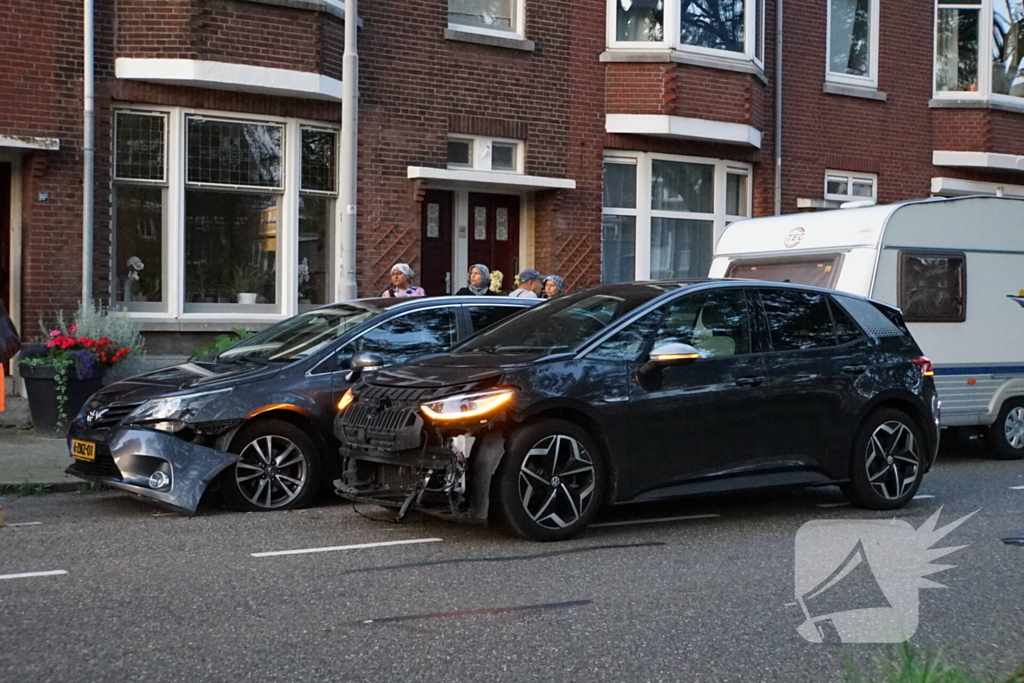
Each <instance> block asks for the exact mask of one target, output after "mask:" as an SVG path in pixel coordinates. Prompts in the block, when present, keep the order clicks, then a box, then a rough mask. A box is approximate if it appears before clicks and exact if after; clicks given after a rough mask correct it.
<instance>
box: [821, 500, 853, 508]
mask: <svg viewBox="0 0 1024 683" xmlns="http://www.w3.org/2000/svg"><path fill="white" fill-rule="evenodd" d="M849 504H850V502H849V501H843V502H842V503H818V507H820V508H841V507H846V506H847V505H849Z"/></svg>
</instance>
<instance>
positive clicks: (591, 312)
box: [455, 286, 665, 355]
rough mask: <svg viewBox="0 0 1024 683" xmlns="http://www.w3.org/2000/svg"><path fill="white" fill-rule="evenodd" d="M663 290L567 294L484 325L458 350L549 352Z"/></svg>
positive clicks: (566, 347) (571, 347)
mask: <svg viewBox="0 0 1024 683" xmlns="http://www.w3.org/2000/svg"><path fill="white" fill-rule="evenodd" d="M664 293H665V289H664V288H662V287H658V286H650V287H619V288H615V289H608V290H605V291H601V290H597V291H593V290H592V291H586V292H579V293H576V294H568V295H566V296H563V297H559V298H557V299H554V300H552V301H549V302H546V303H544V304H541V305H540V306H537V307H535V308H531V309H530V310H528V311H525V312H523V313H520V314H519V315H516V316H513V317H512V318H510V319H509V320H507V321H505V322H501V323H498V324H497V325H495V326H494V327H491V328H488V329H486V330H484V331H483V332H481V333H480V334H478V335H477V336H475V337H473V338H472V339H470V340H469V341H467V342H466V343H465V344H463V345H462V346H459V347H457V348H456V349H455V351H456V352H458V353H529V354H543V355H548V354H553V353H567V352H570V351H575V350H576V349H577V348H578V347H580V346H581V345H582V344H583V343H584V342H586V341H587V340H588V339H590V338H591V337H593V336H594V335H595V334H597V333H598V332H600V331H601V330H603V329H604V328H606V327H608V325H610V324H611V323H613V322H614V321H616V320H618V319H619V318H621V317H622V316H624V315H626V314H627V313H629V312H630V311H632V310H633V309H635V308H636V307H637V306H640V305H641V304H643V303H645V302H647V301H650V300H651V299H653V298H655V297H658V296H660V295H662V294H664Z"/></svg>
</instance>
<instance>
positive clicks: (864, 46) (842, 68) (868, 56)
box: [827, 0, 878, 88]
mask: <svg viewBox="0 0 1024 683" xmlns="http://www.w3.org/2000/svg"><path fill="white" fill-rule="evenodd" d="M827 78H828V80H830V81H834V82H838V83H847V84H850V85H860V86H865V87H871V88H874V87H877V86H878V0H829V3H828V71H827Z"/></svg>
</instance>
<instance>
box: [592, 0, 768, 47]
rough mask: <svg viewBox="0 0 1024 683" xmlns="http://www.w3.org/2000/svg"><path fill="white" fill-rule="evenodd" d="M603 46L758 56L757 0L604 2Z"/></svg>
mask: <svg viewBox="0 0 1024 683" xmlns="http://www.w3.org/2000/svg"><path fill="white" fill-rule="evenodd" d="M608 2H609V6H608V17H609V21H608V23H609V31H608V40H609V46H610V47H613V48H638V47H640V48H649V47H661V48H676V49H680V50H686V51H693V52H703V53H707V54H711V55H720V56H725V57H740V58H747V59H753V60H755V61H757V62H763V60H764V1H763V0H608Z"/></svg>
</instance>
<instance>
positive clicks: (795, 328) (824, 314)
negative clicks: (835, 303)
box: [760, 289, 836, 351]
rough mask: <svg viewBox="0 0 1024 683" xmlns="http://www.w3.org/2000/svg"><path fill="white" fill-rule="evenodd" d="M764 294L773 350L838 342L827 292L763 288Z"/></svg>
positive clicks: (794, 349)
mask: <svg viewBox="0 0 1024 683" xmlns="http://www.w3.org/2000/svg"><path fill="white" fill-rule="evenodd" d="M760 294H761V304H762V305H763V306H764V312H765V315H766V316H767V318H768V329H769V331H770V333H771V338H772V349H773V350H775V351H797V350H804V349H817V348H823V347H827V346H835V345H836V333H835V328H834V327H833V325H832V315H831V313H830V312H829V309H828V297H827V296H826V295H825V294H822V293H820V292H801V291H798V290H788V289H762V290H760Z"/></svg>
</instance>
